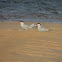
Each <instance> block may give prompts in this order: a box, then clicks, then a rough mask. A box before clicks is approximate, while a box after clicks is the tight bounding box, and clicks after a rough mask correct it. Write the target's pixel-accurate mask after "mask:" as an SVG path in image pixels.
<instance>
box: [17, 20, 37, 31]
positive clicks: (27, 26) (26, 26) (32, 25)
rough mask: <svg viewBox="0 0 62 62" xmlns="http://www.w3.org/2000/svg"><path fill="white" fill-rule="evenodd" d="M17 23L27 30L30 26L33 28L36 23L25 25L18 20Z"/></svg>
mask: <svg viewBox="0 0 62 62" xmlns="http://www.w3.org/2000/svg"><path fill="white" fill-rule="evenodd" d="M18 23H20V25H21V27H22V28H23V29H24V30H28V29H30V28H34V27H36V26H37V25H35V24H31V25H26V24H25V23H24V22H23V21H20V22H18Z"/></svg>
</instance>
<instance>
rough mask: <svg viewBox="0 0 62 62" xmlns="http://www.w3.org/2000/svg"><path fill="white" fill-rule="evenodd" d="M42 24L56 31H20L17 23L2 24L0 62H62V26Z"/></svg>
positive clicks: (0, 24)
mask: <svg viewBox="0 0 62 62" xmlns="http://www.w3.org/2000/svg"><path fill="white" fill-rule="evenodd" d="M25 23H26V24H28V25H29V24H32V23H36V22H25ZM41 24H42V26H43V27H45V28H48V29H55V30H53V31H48V32H39V31H38V30H37V28H33V29H29V30H27V31H20V29H21V27H20V24H18V23H17V22H16V21H6V22H0V62H62V24H57V23H41Z"/></svg>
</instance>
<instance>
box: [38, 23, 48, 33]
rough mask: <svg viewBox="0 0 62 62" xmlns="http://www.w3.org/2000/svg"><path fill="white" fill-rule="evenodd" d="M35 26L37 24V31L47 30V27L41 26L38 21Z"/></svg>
mask: <svg viewBox="0 0 62 62" xmlns="http://www.w3.org/2000/svg"><path fill="white" fill-rule="evenodd" d="M37 26H38V31H41V32H46V31H49V29H46V28H43V27H41V24H40V23H37Z"/></svg>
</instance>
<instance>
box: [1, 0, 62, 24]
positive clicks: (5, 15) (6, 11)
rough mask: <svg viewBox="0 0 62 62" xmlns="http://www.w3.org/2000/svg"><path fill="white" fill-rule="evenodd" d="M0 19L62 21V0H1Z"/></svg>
mask: <svg viewBox="0 0 62 62" xmlns="http://www.w3.org/2000/svg"><path fill="white" fill-rule="evenodd" d="M0 21H29V22H31V21H32V22H52V23H62V0H0Z"/></svg>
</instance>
